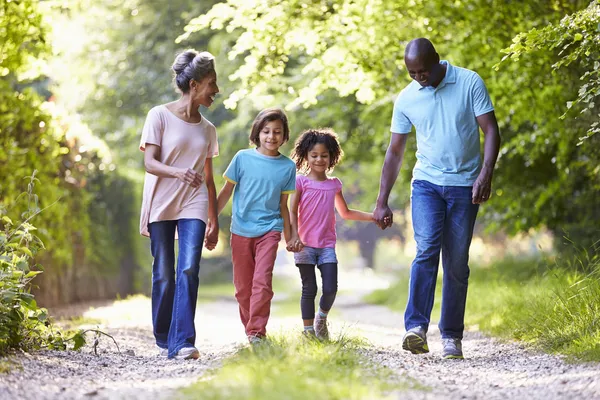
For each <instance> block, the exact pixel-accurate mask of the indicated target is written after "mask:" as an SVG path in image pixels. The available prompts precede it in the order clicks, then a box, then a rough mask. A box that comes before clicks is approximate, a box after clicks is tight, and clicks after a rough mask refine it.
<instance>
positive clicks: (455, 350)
mask: <svg viewBox="0 0 600 400" xmlns="http://www.w3.org/2000/svg"><path fill="white" fill-rule="evenodd" d="M442 345H443V346H444V350H442V357H443V358H444V359H446V360H449V359H459V360H462V359H464V357H463V352H462V341H461V340H460V339H458V338H448V339H442Z"/></svg>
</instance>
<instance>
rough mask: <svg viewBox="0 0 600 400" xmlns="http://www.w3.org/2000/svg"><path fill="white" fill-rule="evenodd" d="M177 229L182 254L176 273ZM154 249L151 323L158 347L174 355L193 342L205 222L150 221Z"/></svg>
mask: <svg viewBox="0 0 600 400" xmlns="http://www.w3.org/2000/svg"><path fill="white" fill-rule="evenodd" d="M175 229H177V232H178V235H179V256H178V258H177V276H175ZM148 231H149V232H150V247H151V249H152V257H154V262H153V264H152V325H153V326H154V337H155V339H156V344H157V345H158V347H161V348H163V349H169V358H173V357H174V356H175V354H177V352H178V351H179V350H181V349H182V348H184V347H191V346H194V344H195V342H196V328H195V326H194V316H195V314H196V300H197V298H198V284H199V277H198V274H199V272H200V259H201V257H202V246H203V244H204V233H205V231H206V224H205V223H204V222H203V221H201V220H199V219H179V220H174V221H157V222H152V223H151V224H149V225H148Z"/></svg>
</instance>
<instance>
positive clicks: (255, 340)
mask: <svg viewBox="0 0 600 400" xmlns="http://www.w3.org/2000/svg"><path fill="white" fill-rule="evenodd" d="M262 341H263V338H262V336H258V335H248V342H249V343H250V344H251V345H256V344H261V343H262Z"/></svg>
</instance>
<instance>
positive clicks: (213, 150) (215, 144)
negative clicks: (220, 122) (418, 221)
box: [206, 127, 219, 158]
mask: <svg viewBox="0 0 600 400" xmlns="http://www.w3.org/2000/svg"><path fill="white" fill-rule="evenodd" d="M218 155H219V140H218V138H217V130H216V128H214V127H211V130H210V134H209V144H208V153H207V154H206V158H213V157H216V156H218Z"/></svg>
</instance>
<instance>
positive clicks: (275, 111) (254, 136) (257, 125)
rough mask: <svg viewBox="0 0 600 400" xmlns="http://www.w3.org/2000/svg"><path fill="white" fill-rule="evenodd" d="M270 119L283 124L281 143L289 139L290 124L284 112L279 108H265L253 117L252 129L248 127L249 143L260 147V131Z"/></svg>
mask: <svg viewBox="0 0 600 400" xmlns="http://www.w3.org/2000/svg"><path fill="white" fill-rule="evenodd" d="M271 121H281V123H282V125H283V143H285V142H287V141H288V140H289V139H290V126H289V124H288V119H287V115H285V112H284V111H283V110H282V109H281V108H265V109H264V110H262V111H261V112H259V113H258V115H257V116H256V118H254V122H253V123H252V129H250V138H249V139H250V144H254V145H256V147H260V131H262V130H263V128H264V127H265V125H267V124H268V123H269V122H271ZM283 143H282V144H283Z"/></svg>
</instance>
